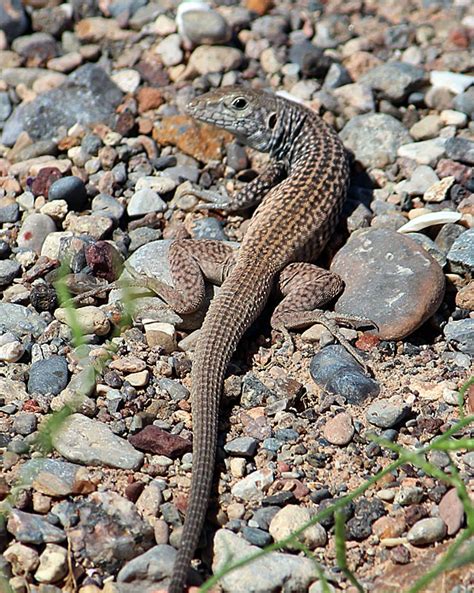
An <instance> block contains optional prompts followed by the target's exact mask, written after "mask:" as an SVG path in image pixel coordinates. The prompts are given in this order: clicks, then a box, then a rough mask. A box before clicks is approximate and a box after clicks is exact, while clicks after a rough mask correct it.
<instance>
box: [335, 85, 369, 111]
mask: <svg viewBox="0 0 474 593" xmlns="http://www.w3.org/2000/svg"><path fill="white" fill-rule="evenodd" d="M333 94H334V96H335V97H337V99H338V100H339V102H340V103H341V104H342V105H343V108H344V112H345V113H346V114H347V115H348V116H353V115H358V114H361V113H367V112H368V111H374V110H375V102H374V96H373V93H372V90H371V89H370V87H368V86H366V85H363V84H359V83H353V84H345V85H344V86H340V87H339V88H337V89H335V90H334V91H333Z"/></svg>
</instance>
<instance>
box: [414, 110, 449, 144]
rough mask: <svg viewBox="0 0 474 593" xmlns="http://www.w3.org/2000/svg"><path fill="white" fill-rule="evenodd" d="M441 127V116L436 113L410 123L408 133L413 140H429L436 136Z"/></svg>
mask: <svg viewBox="0 0 474 593" xmlns="http://www.w3.org/2000/svg"><path fill="white" fill-rule="evenodd" d="M441 128H442V123H441V118H440V117H439V116H438V115H427V116H425V117H423V118H422V119H420V121H417V122H416V124H413V125H412V127H411V128H410V135H411V137H412V138H413V139H414V140H429V139H430V138H436V137H437V136H438V133H439V131H440V130H441Z"/></svg>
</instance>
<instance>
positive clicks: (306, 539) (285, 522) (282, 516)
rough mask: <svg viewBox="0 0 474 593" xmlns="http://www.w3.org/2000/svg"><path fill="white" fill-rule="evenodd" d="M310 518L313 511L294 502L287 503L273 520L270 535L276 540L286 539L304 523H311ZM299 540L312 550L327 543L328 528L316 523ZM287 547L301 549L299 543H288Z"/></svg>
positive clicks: (288, 548)
mask: <svg viewBox="0 0 474 593" xmlns="http://www.w3.org/2000/svg"><path fill="white" fill-rule="evenodd" d="M310 520H311V513H310V512H309V510H308V509H306V508H304V507H300V506H297V505H294V504H289V505H286V506H285V507H283V508H282V509H281V510H280V511H278V513H276V515H275V516H274V517H273V519H272V520H271V523H270V527H269V531H270V535H271V536H272V537H273V539H274V540H275V541H278V540H282V539H286V538H287V537H289V536H290V535H291V534H292V532H293V531H295V530H297V529H300V528H301V527H303V525H306V524H307V523H309V522H310ZM298 540H299V541H301V542H302V543H303V544H304V545H305V546H307V547H308V548H309V549H310V550H314V549H315V548H318V547H321V546H324V545H325V544H326V540H327V535H326V530H325V529H324V527H323V526H322V525H320V524H319V523H315V524H314V525H311V526H310V527H308V528H307V529H305V530H304V532H303V533H302V534H301V535H300V536H299V538H298ZM285 548H286V549H287V550H297V549H299V548H298V545H297V544H296V545H295V544H288V545H286V546H285Z"/></svg>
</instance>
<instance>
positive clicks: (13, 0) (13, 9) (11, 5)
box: [0, 0, 28, 41]
mask: <svg viewBox="0 0 474 593" xmlns="http://www.w3.org/2000/svg"><path fill="white" fill-rule="evenodd" d="M27 28H28V18H27V16H26V13H25V11H24V9H23V4H22V2H21V0H7V2H2V3H1V4H0V31H3V32H4V33H5V35H6V37H7V39H8V41H13V39H15V38H16V37H18V36H19V35H21V34H22V33H24V32H25V31H26V29H27Z"/></svg>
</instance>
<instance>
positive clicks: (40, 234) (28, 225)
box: [18, 212, 56, 253]
mask: <svg viewBox="0 0 474 593" xmlns="http://www.w3.org/2000/svg"><path fill="white" fill-rule="evenodd" d="M55 231H56V225H55V224H54V221H53V219H52V218H50V217H49V216H46V214H37V213H35V212H33V213H32V214H29V215H28V216H27V217H26V218H25V220H24V222H23V224H22V225H21V228H20V232H19V234H18V247H20V248H21V249H24V250H28V251H34V252H36V253H41V248H42V247H43V243H44V242H45V240H46V238H47V237H48V235H50V234H51V233H54V232H55Z"/></svg>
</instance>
